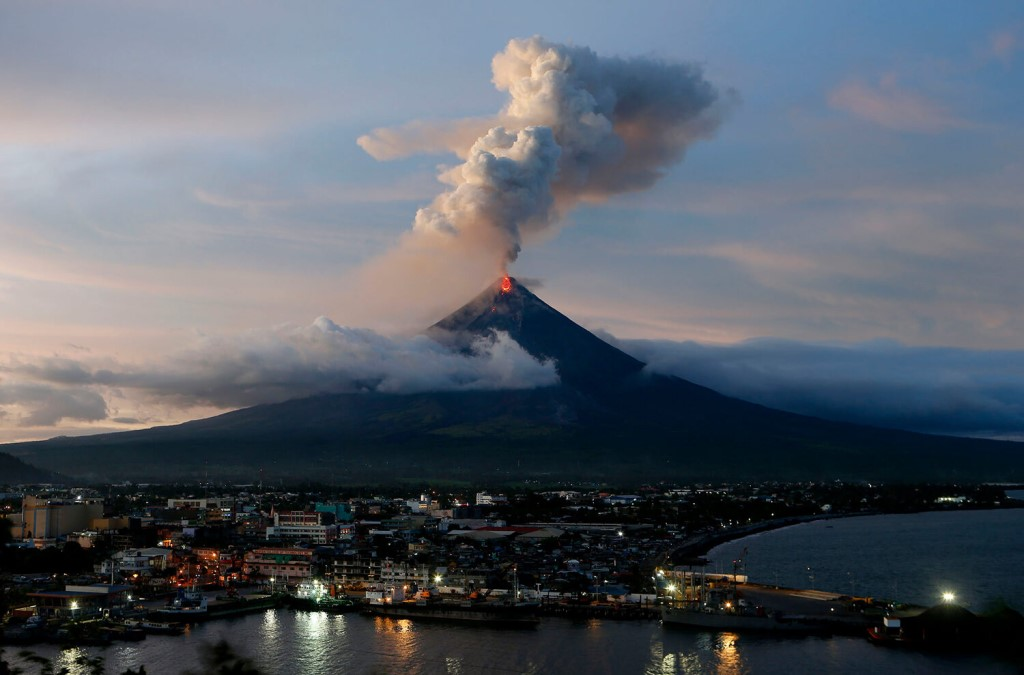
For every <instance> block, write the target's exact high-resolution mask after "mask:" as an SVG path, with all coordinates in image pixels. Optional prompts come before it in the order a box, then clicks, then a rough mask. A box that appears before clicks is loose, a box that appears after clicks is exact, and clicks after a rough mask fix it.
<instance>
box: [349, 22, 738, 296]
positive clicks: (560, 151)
mask: <svg viewBox="0 0 1024 675" xmlns="http://www.w3.org/2000/svg"><path fill="white" fill-rule="evenodd" d="M492 70H493V73H494V76H493V82H494V85H495V86H496V87H497V88H498V89H499V90H501V91H505V92H507V93H508V95H509V100H508V103H507V104H506V105H505V107H504V109H503V110H502V111H501V112H500V113H499V114H498V115H496V116H495V117H494V118H493V119H492V120H483V119H479V118H475V119H471V120H461V121H456V122H450V123H444V124H429V123H424V122H413V123H410V124H408V125H406V126H404V127H400V128H397V129H377V130H375V131H373V132H372V133H370V134H368V135H366V136H363V137H361V138H360V139H359V141H358V142H359V145H360V146H361V147H362V148H363V149H364V150H366V151H367V152H368V153H369V154H370V155H372V156H373V157H375V158H377V159H381V160H385V159H393V158H397V157H401V156H405V155H408V154H412V153H415V152H424V151H446V152H452V153H454V154H456V155H457V156H458V157H460V158H461V159H463V160H464V161H463V163H461V164H459V165H457V166H454V167H451V168H448V169H446V170H444V171H443V172H442V173H441V176H440V180H441V181H442V182H443V183H445V184H447V185H448V186H449V187H448V189H447V190H446V191H445V192H443V193H442V194H441V195H439V196H438V197H437V198H436V199H434V201H433V202H432V203H431V204H429V205H428V206H425V207H423V208H421V209H420V210H419V211H418V212H417V214H416V217H415V221H414V225H413V229H412V231H411V232H409V233H407V235H406V236H405V238H404V239H403V240H402V241H401V243H400V245H399V247H398V248H397V249H396V250H393V251H392V252H390V253H388V254H385V256H384V257H383V258H382V259H380V260H378V261H375V262H374V263H373V264H371V265H370V266H369V269H368V270H367V271H366V274H367V275H368V278H367V279H366V280H365V281H366V282H367V283H374V284H375V287H376V288H378V289H379V288H380V287H381V286H382V285H383V286H386V285H387V284H388V281H389V280H390V281H391V283H393V282H394V277H395V275H396V274H397V275H398V276H399V278H400V280H401V286H402V288H403V291H402V293H405V292H406V289H408V287H409V284H408V283H406V281H407V280H406V279H402V277H403V276H406V275H414V278H415V279H416V280H417V281H418V282H419V283H422V282H423V281H424V277H426V278H427V281H430V282H437V283H438V284H439V285H440V287H441V288H446V287H450V286H451V284H452V282H451V281H450V278H451V277H452V275H457V276H461V277H466V276H467V273H468V274H469V275H471V276H472V277H473V278H472V279H469V280H467V281H465V282H463V283H464V284H468V285H469V286H472V287H474V288H475V287H478V286H479V285H480V284H481V283H482V282H486V281H489V280H490V279H491V278H492V277H493V276H494V275H495V274H496V273H498V272H504V271H505V270H506V268H507V266H508V265H509V264H510V263H512V262H513V261H515V260H516V258H517V256H518V255H519V252H520V250H521V248H522V246H523V244H524V243H529V242H530V241H531V240H535V239H536V238H537V237H539V236H542V235H543V234H544V233H546V232H548V231H550V230H551V229H552V228H553V226H554V225H555V224H557V223H558V222H559V220H560V219H561V218H562V216H563V215H564V214H565V213H566V212H568V211H569V210H570V209H572V208H573V207H574V206H575V205H576V204H578V203H579V202H580V201H584V200H586V201H602V200H604V199H607V198H608V197H610V196H612V195H615V194H619V193H624V192H629V191H635V190H642V189H645V188H648V187H650V186H651V185H653V184H654V183H655V182H656V181H657V180H658V179H659V178H661V176H662V175H663V174H664V173H665V171H666V169H667V168H668V167H670V166H672V165H673V164H675V163H677V162H679V161H680V160H681V159H682V158H683V155H684V154H685V152H686V149H687V148H688V147H689V146H690V144H692V143H693V142H694V141H697V140H699V139H702V138H707V137H709V136H711V135H712V134H713V133H714V132H715V130H716V129H717V128H718V126H719V125H720V124H721V122H722V120H723V117H724V115H725V114H726V112H727V111H728V110H729V109H730V108H731V107H732V104H733V103H734V102H735V100H736V97H735V95H734V94H733V93H731V92H730V93H726V94H722V93H720V92H719V91H718V89H717V88H716V87H715V86H714V85H712V84H711V83H710V82H708V81H707V80H706V79H705V78H704V75H703V73H702V70H701V68H700V67H699V66H698V65H695V64H684V63H669V62H665V61H661V60H656V59H652V58H628V59H626V58H618V57H610V58H609V57H602V56H598V55H597V54H595V53H594V52H593V51H592V50H590V49H588V48H586V47H578V46H568V45H561V44H555V43H552V42H548V41H546V40H544V39H542V38H540V37H532V38H529V39H524V40H512V41H510V42H509V43H508V45H507V46H506V48H505V50H504V51H502V52H501V53H499V54H497V55H496V56H495V57H494V59H493V61H492ZM469 258H473V259H474V260H473V261H472V262H469V261H468V259H469ZM409 270H412V271H411V272H410V271H409ZM409 281H411V279H410V280H409ZM396 299H397V298H396Z"/></svg>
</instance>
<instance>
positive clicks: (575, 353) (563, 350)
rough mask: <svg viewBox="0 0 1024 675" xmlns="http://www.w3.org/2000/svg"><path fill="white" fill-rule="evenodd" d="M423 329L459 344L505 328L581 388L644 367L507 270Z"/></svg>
mask: <svg viewBox="0 0 1024 675" xmlns="http://www.w3.org/2000/svg"><path fill="white" fill-rule="evenodd" d="M426 332H427V335H429V336H431V337H433V338H434V339H435V340H437V341H438V342H442V343H444V344H447V345H449V346H451V347H453V348H458V349H467V348H468V344H467V340H469V339H471V338H475V337H481V336H487V335H491V334H495V333H499V332H501V333H507V334H508V336H509V337H511V338H512V339H513V340H515V341H516V342H518V343H519V345H520V346H521V347H522V348H523V349H525V350H526V351H527V352H528V353H529V354H530V355H531V356H533V357H534V358H536V359H538V360H540V361H549V360H551V361H554V362H555V368H556V369H557V370H558V376H559V378H561V380H562V382H563V383H565V384H568V385H570V386H572V387H576V388H580V389H585V390H586V389H593V388H606V387H608V386H614V385H615V384H617V383H621V382H622V381H624V380H626V379H628V378H631V377H634V376H636V375H637V374H639V373H640V371H641V370H642V369H643V367H644V364H643V363H641V362H640V361H638V360H636V359H635V358H633V357H632V356H630V355H628V354H626V353H625V352H623V351H621V350H619V349H616V348H615V347H612V346H611V345H610V344H608V343H607V342H605V341H603V340H601V339H599V338H598V337H597V336H595V335H594V334H593V333H591V332H590V331H588V330H586V329H585V328H583V327H582V326H580V325H579V324H577V323H575V322H573V321H572V320H571V319H569V318H568V317H566V316H565V315H563V314H561V313H559V312H558V311H556V310H555V309H554V308H552V307H551V306H550V305H548V304H547V303H545V302H544V301H543V300H541V299H540V298H538V297H537V296H536V295H534V294H533V293H531V292H530V290H529V289H528V288H526V286H524V285H522V284H520V283H519V282H518V281H517V280H516V279H514V278H512V277H507V276H506V277H503V278H501V279H499V280H498V281H496V282H495V283H494V284H493V285H492V286H491V287H489V288H487V289H486V290H484V292H482V293H481V294H480V295H478V296H476V297H475V298H473V299H472V300H470V301H469V302H468V303H466V304H465V305H463V306H462V307H460V308H459V309H457V310H455V311H454V312H452V313H451V314H449V315H448V316H447V317H445V318H444V319H441V320H440V321H438V322H437V323H435V324H434V325H433V326H431V327H430V328H429V329H427V331H426Z"/></svg>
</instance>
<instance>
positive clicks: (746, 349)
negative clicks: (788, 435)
mask: <svg viewBox="0 0 1024 675" xmlns="http://www.w3.org/2000/svg"><path fill="white" fill-rule="evenodd" d="M620 346H621V347H622V348H623V349H625V350H626V351H628V352H629V353H630V354H632V355H634V356H636V357H637V358H638V359H641V360H642V361H645V362H646V363H647V364H648V368H649V369H651V370H653V371H656V372H661V373H667V374H672V375H677V376H679V377H682V378H685V379H688V380H690V381H692V382H696V383H698V384H702V385H704V386H707V387H710V388H712V389H715V390H716V391H719V392H721V393H723V394H726V395H729V396H734V397H737V398H741V399H745V400H748V401H753V402H755V403H760V404H762V405H766V406H769V407H773V408H780V409H783V410H788V411H791V412H797V413H801V414H805V415H813V416H816V417H823V418H827V419H834V420H842V421H848V422H856V423H861V424H869V425H874V426H883V427H891V428H899V429H908V430H913V431H921V432H929V433H943V434H957V435H968V436H985V437H1013V438H1024V351H973V350H967V349H954V348H947V347H909V346H906V345H902V344H900V343H897V342H894V341H888V340H876V341H870V342H863V343H857V344H813V343H804V342H796V341H790V340H778V339H755V340H747V341H744V342H740V343H737V344H732V345H707V344H698V343H695V342H668V341H646V340H627V341H621V343H620Z"/></svg>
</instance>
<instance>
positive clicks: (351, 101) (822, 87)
mask: <svg viewBox="0 0 1024 675" xmlns="http://www.w3.org/2000/svg"><path fill="white" fill-rule="evenodd" d="M534 35H541V36H543V37H544V38H545V39H547V40H550V41H551V42H552V43H560V44H565V45H569V46H570V47H569V49H584V48H589V50H592V52H593V53H594V54H596V55H599V56H600V57H601V58H614V57H624V58H626V59H633V58H634V57H639V58H641V59H643V60H645V62H649V63H657V64H668V66H672V67H674V66H678V65H679V64H692V63H697V64H699V65H700V66H701V67H702V74H701V77H703V78H706V80H707V81H708V82H710V83H711V84H712V85H713V86H714V87H715V88H716V90H717V92H718V93H719V94H720V97H721V98H720V99H719V102H721V101H726V104H723V105H722V106H721V107H720V108H718V107H716V108H715V115H716V116H715V117H714V122H713V123H711V124H709V125H707V126H702V127H700V128H699V129H697V128H694V127H688V128H687V133H689V134H690V135H689V136H687V138H686V142H685V144H684V146H680V153H679V154H680V156H679V157H675V156H674V157H672V158H670V159H671V161H666V162H664V163H662V164H660V165H657V166H655V167H654V168H655V169H656V170H657V171H658V172H660V174H662V175H661V178H660V180H658V181H656V182H653V184H651V185H650V187H648V188H647V189H644V190H636V191H627V190H625V189H617V188H615V189H612V188H614V186H610V185H609V183H608V182H607V181H605V182H603V183H601V187H602V188H608V189H606V190H603V191H600V190H597V189H596V188H594V186H593V184H592V185H589V186H587V187H586V188H584V189H580V190H577V191H575V192H573V191H572V190H571V189H570V188H571V187H572V186H571V185H570V183H571V182H572V181H570V180H569V179H568V178H567V175H568V174H567V171H568V169H567V165H566V164H565V162H564V158H565V156H566V153H567V152H568V149H569V148H570V144H567V143H566V142H565V141H564V138H561V137H560V138H557V139H556V140H558V141H559V142H560V149H561V151H562V155H561V158H560V159H559V161H560V162H562V164H560V165H559V166H558V167H557V172H556V175H555V176H556V177H553V178H552V180H554V181H555V183H554V187H553V188H552V189H551V191H550V195H548V196H549V197H550V199H551V200H552V201H551V204H552V205H553V208H554V209H555V211H553V212H551V213H548V212H546V211H545V212H544V213H543V214H540V213H538V212H536V211H529V210H527V211H524V213H526V216H524V217H527V218H528V219H532V220H531V223H532V224H531V225H530V227H528V228H527V230H528V232H527V234H526V235H525V236H523V237H522V240H521V241H518V240H517V241H518V243H520V244H521V245H522V251H521V253H520V254H519V256H518V259H517V260H515V262H514V263H512V264H511V267H510V270H511V272H512V273H513V274H515V275H516V276H517V277H520V278H525V279H531V280H536V283H535V284H534V285H532V286H531V287H532V289H533V290H534V291H535V292H537V293H538V294H539V295H541V297H543V298H544V299H545V300H547V301H548V302H549V303H550V304H552V305H554V306H555V307H557V308H558V309H560V310H561V311H563V312H564V313H566V314H568V315H569V316H571V317H572V318H574V319H575V320H577V321H578V322H580V323H582V324H584V325H585V326H587V327H589V328H593V329H598V330H603V331H606V332H607V333H609V334H611V335H613V336H614V337H615V338H617V339H619V340H621V341H623V342H622V344H623V346H624V347H626V348H627V349H632V350H635V351H637V352H643V355H644V358H647V359H649V360H650V361H651V362H652V363H657V364H659V365H660V367H662V368H663V369H665V370H668V371H670V372H676V373H678V374H681V375H683V376H687V377H691V378H695V379H698V381H703V382H705V383H707V384H710V385H712V386H716V387H718V388H721V389H723V390H726V391H729V392H730V393H736V394H740V395H743V396H745V397H748V398H755V399H758V400H762V401H763V402H766V403H770V404H778V405H785V406H787V407H789V408H791V409H798V410H803V411H807V412H814V413H816V414H829V415H841V414H842V410H843V409H844V407H846V408H848V409H851V410H852V409H856V410H858V411H861V412H859V413H858V419H860V420H863V421H868V422H872V421H875V422H882V423H887V424H893V425H897V426H907V427H913V428H922V429H935V430H944V431H953V432H957V433H983V434H986V435H1018V434H1020V433H1021V432H1022V430H1024V407H1022V403H1021V401H1024V356H1022V353H1024V352H1022V351H1021V350H1022V347H1024V345H1022V344H1021V337H1020V336H1021V335H1022V334H1024V320H1022V318H1021V312H1020V308H1021V307H1022V306H1024V285H1022V284H1021V283H1020V282H1019V279H1020V272H1019V268H1020V265H1021V263H1020V259H1021V250H1022V249H1024V190H1022V186H1024V162H1022V160H1021V159H1020V158H1021V157H1024V124H1022V112H1021V111H1022V110H1024V76H1022V73H1024V10H1022V9H1021V6H1020V4H1019V3H1015V2H989V3H982V4H977V5H972V6H968V5H966V4H964V3H959V2H907V3H891V2H861V1H856V2H854V1H850V2H828V3H824V2H823V3H791V2H770V3H741V2H710V1H708V2H630V3H621V4H620V5H605V6H602V7H601V9H600V11H598V10H596V9H595V5H594V4H593V3H584V2H550V1H548V2H521V3H517V4H516V5H515V6H514V7H512V6H508V5H501V6H498V5H492V4H490V3H476V2H465V3H442V4H440V5H437V4H436V3H433V4H431V3H418V2H398V3H322V2H296V3H286V4H281V3H265V2H224V3H204V2H181V1H175V2H159V1H153V2H127V1H123V0H109V1H106V2H92V1H84V2H82V1H77V0H76V1H73V2H72V1H70V0H69V1H67V2H59V1H50V2H30V1H24V2H17V1H16V2H6V3H3V5H2V6H0V91H2V92H3V97H2V102H0V235H2V238H3V245H2V246H0V441H8V440H18V439H28V438H42V437H49V436H53V435H57V434H62V433H92V432H96V431H101V430H111V429H130V428H138V427H140V426H151V425H154V424H165V423H173V422H177V421H181V420H183V419H188V418H192V417H197V416H201V415H205V414H210V413H213V412H218V411H221V410H224V409H228V408H232V407H238V406H243V405H248V404H251V403H254V402H262V401H267V400H275V399H279V398H283V397H288V396H294V395H302V394H306V393H312V392H315V391H318V390H321V389H332V388H333V389H337V388H344V387H345V386H347V385H346V383H349V382H351V381H353V379H360V378H362V379H361V381H365V380H366V378H369V379H371V380H373V381H375V382H380V383H382V384H381V385H380V386H381V387H382V388H383V389H384V390H395V391H406V390H412V389H416V388H424V387H430V386H461V384H464V383H466V382H471V383H477V384H476V385H475V386H499V385H502V386H505V385H508V386H532V385H533V384H539V383H546V382H549V381H550V380H551V378H552V372H551V369H550V368H549V367H547V366H545V365H543V364H536V363H533V362H531V361H530V360H529V359H527V358H524V355H523V354H522V353H521V352H520V351H518V350H517V348H516V347H515V345H508V344H499V345H495V346H490V347H487V348H482V351H481V353H480V354H479V355H478V356H477V357H474V358H468V359H466V358H463V359H459V358H454V357H449V356H446V355H442V354H438V353H437V352H436V351H435V350H434V347H433V346H432V345H430V344H427V343H425V342H424V341H423V339H421V338H417V337H415V333H416V330H417V329H419V328H421V327H423V326H425V325H428V324H430V323H432V322H433V321H435V320H437V319H438V318H440V317H441V316H443V315H444V314H445V313H446V312H447V311H449V310H451V309H454V308H455V307H456V306H458V305H459V304H461V302H462V301H464V300H466V299H468V298H469V297H471V296H472V295H473V294H475V293H476V292H478V291H479V290H480V289H481V288H482V286H483V285H486V283H488V281H489V280H490V279H491V277H492V276H493V275H494V274H495V272H496V270H497V268H498V267H499V266H500V262H501V260H504V259H505V258H507V257H508V256H507V255H505V254H502V255H496V256H491V257H488V256H483V255H479V254H478V253H479V249H477V248H474V247H469V248H468V249H465V250H463V251H462V255H461V258H460V257H459V256H455V257H454V258H453V257H452V256H451V251H446V252H444V253H443V254H438V256H437V257H435V258H431V257H430V255H429V251H428V254H427V255H426V257H424V255H422V251H418V252H417V253H416V255H410V254H409V253H408V251H409V246H410V244H409V243H408V242H409V241H410V239H411V238H414V235H411V234H410V232H412V231H413V223H414V221H415V222H417V223H421V222H425V220H426V219H428V218H427V217H428V216H430V217H431V218H432V220H431V222H433V223H435V224H436V223H437V222H439V221H438V220H437V219H438V218H440V217H441V216H438V214H442V215H444V213H445V211H444V207H445V206H446V205H447V204H448V201H446V202H445V204H444V205H442V204H439V203H438V202H435V201H434V200H435V198H437V196H438V195H441V194H443V193H445V192H446V191H452V190H455V189H457V186H453V185H452V184H451V183H450V182H449V183H441V182H439V180H438V177H439V175H442V174H444V173H445V171H447V170H449V169H451V168H452V167H456V166H458V165H459V164H460V163H461V162H463V161H465V160H466V159H467V157H466V153H467V152H468V151H469V145H470V144H471V142H472V140H473V139H474V138H475V137H476V136H478V135H479V134H480V133H481V130H486V129H487V128H489V127H490V125H491V124H494V123H503V124H506V125H508V124H510V119H509V118H510V117H512V118H515V115H514V114H512V113H510V112H509V110H510V106H509V100H510V96H511V94H510V92H508V91H506V89H507V87H503V85H502V77H501V76H500V75H499V74H498V71H492V59H493V58H494V57H495V55H496V54H499V53H502V52H503V51H504V50H506V46H507V45H508V43H509V40H511V39H514V38H529V37H530V36H534ZM505 65H506V66H508V64H507V63H506V64H505ZM508 67H512V66H508ZM492 78H494V80H495V81H494V82H492ZM495 85H498V86H497V87H496V86H495ZM499 87H500V88H499ZM716 105H717V104H716ZM503 111H504V113H503ZM503 114H504V117H502V115H503ZM544 114H545V113H544V111H542V110H538V109H536V108H532V109H531V110H530V111H528V112H525V113H522V115H521V116H520V117H519V118H516V119H518V120H519V121H520V122H522V123H523V124H524V125H525V124H542V122H543V121H544V118H543V115H544ZM516 119H513V120H512V122H513V123H514V122H515V121H516ZM524 120H525V121H524ZM538 120H541V121H538ZM701 120H702V121H704V122H706V121H707V120H706V119H705V118H701ZM544 138H545V137H543V136H542V135H541V136H537V137H533V136H531V137H530V138H529V139H527V138H526V137H522V138H520V140H521V142H522V143H524V144H525V143H526V142H527V141H530V142H543V141H544ZM360 139H364V140H363V141H362V142H359V140H360ZM396 139H397V140H396ZM466 139H469V140H468V141H467V140H466ZM538 139H540V140H539V141H538ZM383 140H389V142H394V143H397V145H398V146H401V147H400V148H399V150H400V151H394V146H393V145H392V146H387V148H384V149H382V146H381V145H380V143H381V142H382V141H383ZM496 142H498V144H499V145H500V143H501V142H503V141H501V139H498V141H496ZM375 143H376V145H375ZM509 143H511V141H509ZM502 147H504V146H502ZM583 147H584V150H586V151H587V152H586V153H583V154H587V153H589V151H590V149H591V146H583ZM593 147H597V146H593ZM452 150H455V151H457V152H452ZM682 150H685V156H684V157H683V156H682ZM503 151H504V150H503ZM508 152H513V151H512V150H508ZM515 152H518V151H515ZM587 156H588V157H589V156H590V155H589V154H587ZM549 159H552V161H553V159H554V158H552V157H550V156H549ZM548 168H550V169H552V170H555V169H553V168H552V167H551V166H549V167H548ZM540 169H541V170H543V167H540ZM450 178H451V174H450V173H449V174H448V179H449V180H450ZM509 179H510V180H513V181H517V184H519V183H521V182H522V177H521V176H518V175H515V176H511V177H510V178H509ZM559 181H561V182H559ZM541 196H543V195H541ZM519 206H523V205H522V204H520V205H519ZM425 207H426V208H427V211H425V212H424V213H426V215H424V216H417V212H418V211H419V210H420V209H424V208H425ZM524 208H525V207H524ZM430 209H433V211H430ZM552 214H553V217H550V216H552ZM442 220H443V219H442ZM542 221H543V222H542ZM444 223H449V224H450V222H449V221H444V222H442V225H444ZM442 229H443V227H442ZM502 242H503V243H504V244H506V245H507V244H509V240H508V239H507V238H506V239H502ZM513 243H515V242H513ZM414 248H415V246H414ZM427 248H428V249H429V246H428V247H427ZM506 249H507V246H506ZM503 250H505V249H503ZM319 317H329V319H328V318H319ZM348 327H352V328H348ZM758 338H769V339H770V340H767V341H765V340H758ZM638 340H645V342H637V341H638ZM833 350H838V351H833ZM851 355H852V358H847V357H851ZM841 356H842V358H841ZM423 364H429V366H424V365H423ZM837 364H843V367H841V368H840V367H839V366H838V365H837ZM896 364H899V365H900V367H899V368H897V367H895V365H896ZM421 369H422V370H421ZM823 372H828V373H830V374H831V377H830V378H827V381H823V380H822V378H821V376H820V375H821V373H823ZM737 373H746V374H747V376H744V377H739V376H737ZM455 383H460V384H459V385H456V384H455ZM826 385H827V387H826V388H827V389H828V391H829V392H830V393H829V394H828V395H827V396H825V395H824V394H823V395H822V396H825V398H827V399H828V404H827V405H826V404H823V403H822V402H821V400H815V398H816V396H815V394H814V392H815V391H822V387H825V386H826ZM843 391H847V392H851V393H850V394H849V395H848V397H847V398H843V394H842V392H843ZM897 391H898V392H903V394H902V395H899V396H895V395H893V396H892V397H890V398H886V397H883V396H879V395H878V393H879V392H889V393H891V392H897ZM766 392H767V393H766ZM908 392H909V393H908ZM830 397H831V398H830ZM818 398H819V399H820V397H818ZM833 399H834V400H833ZM865 400H867V401H877V402H879V403H878V405H876V406H871V405H868V404H866V403H864V401H865ZM882 402H885V405H886V406H888V407H887V411H888V413H889V414H883V413H885V412H886V411H880V410H876V408H878V409H880V408H881V405H882ZM901 404H902V405H901ZM892 406H895V408H893V407H892ZM862 408H863V410H861V409H862ZM872 410H874V411H875V412H874V413H873V412H872ZM861 413H863V414H861ZM873 415H874V416H873ZM950 419H952V420H954V421H956V420H961V421H960V422H958V423H956V424H951V425H944V424H940V422H941V421H942V420H947V421H948V420H950Z"/></svg>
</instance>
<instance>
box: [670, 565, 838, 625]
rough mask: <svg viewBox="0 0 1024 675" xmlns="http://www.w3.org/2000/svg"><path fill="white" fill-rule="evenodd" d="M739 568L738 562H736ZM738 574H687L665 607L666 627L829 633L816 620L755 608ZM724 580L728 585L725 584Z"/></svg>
mask: <svg viewBox="0 0 1024 675" xmlns="http://www.w3.org/2000/svg"><path fill="white" fill-rule="evenodd" d="M734 564H737V565H738V562H737V563H734ZM738 578H739V577H738V575H737V574H736V571H735V570H734V571H733V574H732V575H731V576H726V577H725V578H724V579H723V578H717V581H711V579H712V577H709V575H706V574H704V573H703V572H699V573H690V572H687V573H685V574H684V575H683V576H682V578H681V581H682V582H683V587H682V588H679V589H676V588H675V587H674V585H669V586H667V587H666V588H667V589H671V591H670V595H669V596H668V597H667V598H666V604H664V605H662V607H661V622H662V625H664V626H680V627H684V628H695V629H699V630H711V631H730V632H751V633H780V634H790V635H811V634H816V633H817V634H820V633H827V632H829V630H828V626H827V625H826V623H824V622H823V621H821V620H817V619H816V618H815V617H808V616H803V615H795V614H784V613H783V612H781V611H778V610H773V609H770V608H768V607H764V606H760V605H757V606H753V605H751V604H749V603H748V602H747V601H746V600H744V599H743V598H740V597H739V594H738V593H737V591H736V582H737V579H738ZM723 581H724V585H722V584H723Z"/></svg>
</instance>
